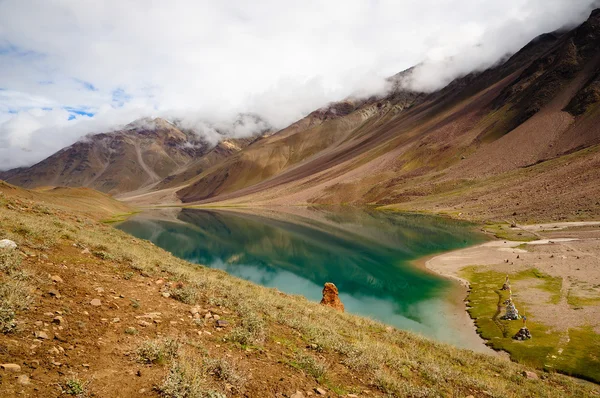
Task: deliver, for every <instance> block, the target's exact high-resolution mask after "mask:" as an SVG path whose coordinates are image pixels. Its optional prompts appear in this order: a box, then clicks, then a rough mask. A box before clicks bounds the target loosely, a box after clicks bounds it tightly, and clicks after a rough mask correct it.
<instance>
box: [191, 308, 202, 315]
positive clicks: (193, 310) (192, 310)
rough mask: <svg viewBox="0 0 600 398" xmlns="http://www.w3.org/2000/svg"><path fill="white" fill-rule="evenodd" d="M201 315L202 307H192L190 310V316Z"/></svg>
mask: <svg viewBox="0 0 600 398" xmlns="http://www.w3.org/2000/svg"><path fill="white" fill-rule="evenodd" d="M199 313H200V307H192V308H191V309H190V314H192V315H196V314H199Z"/></svg>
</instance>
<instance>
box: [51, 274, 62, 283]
mask: <svg viewBox="0 0 600 398" xmlns="http://www.w3.org/2000/svg"><path fill="white" fill-rule="evenodd" d="M50 279H52V282H56V283H63V282H64V281H63V279H62V278H61V277H60V276H58V275H52V276H51V277H50Z"/></svg>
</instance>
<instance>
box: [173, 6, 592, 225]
mask: <svg viewBox="0 0 600 398" xmlns="http://www.w3.org/2000/svg"><path fill="white" fill-rule="evenodd" d="M599 24H600V11H594V12H593V13H592V14H591V16H590V18H589V19H588V20H587V21H586V22H585V23H583V24H582V25H581V26H579V27H577V28H575V29H573V30H571V31H562V32H561V31H559V32H553V33H549V34H545V35H542V36H540V37H537V38H535V39H534V40H533V41H531V42H530V43H529V44H528V45H527V46H525V47H524V48H523V49H521V50H520V51H519V52H517V53H516V54H514V55H513V56H512V57H510V58H508V59H506V60H505V61H503V62H501V63H500V64H498V65H496V66H494V67H492V68H490V69H488V70H486V71H483V72H478V73H471V74H469V75H467V76H464V77H462V78H460V79H457V80H455V81H453V82H452V83H451V84H450V85H448V86H447V87H445V88H443V89H441V90H439V91H437V92H434V93H429V94H424V93H415V92H410V91H406V90H403V89H402V87H403V86H402V84H395V86H394V87H395V88H394V90H393V91H392V92H391V93H390V94H388V95H387V96H385V97H383V98H371V99H369V100H363V101H346V102H342V103H338V104H333V105H331V106H330V107H328V108H325V109H323V110H319V111H316V112H313V113H312V114H310V115H309V116H307V117H306V118H304V119H302V120H300V121H299V122H297V123H295V124H293V125H291V126H290V127H288V128H286V129H284V130H282V131H281V132H279V133H277V134H275V135H273V136H271V137H269V138H267V139H265V140H263V142H262V143H261V145H259V146H258V145H255V146H252V147H249V148H246V149H245V150H243V151H240V152H239V153H237V154H235V155H234V156H231V157H230V158H228V159H227V160H225V161H223V162H222V163H220V164H218V165H215V166H213V167H212V168H211V169H209V170H206V171H204V172H203V174H202V175H201V176H199V177H196V178H195V179H194V180H193V181H191V183H189V184H188V185H187V186H185V187H183V188H182V189H181V190H179V191H178V192H177V196H178V197H179V198H180V200H182V201H183V202H185V203H208V202H223V201H225V202H227V203H230V204H235V203H254V204H257V203H258V204H299V203H321V204H342V203H353V204H390V205H394V206H395V207H399V208H407V209H424V210H436V211H447V212H452V213H460V212H461V210H466V212H470V213H471V216H473V217H480V218H486V217H488V216H492V217H495V218H498V217H513V216H519V214H525V213H529V214H532V215H540V216H544V217H549V218H553V217H559V214H558V212H559V211H560V210H561V209H562V211H563V212H564V213H566V214H568V215H569V216H581V217H584V216H586V215H593V214H600V207H599V205H600V204H598V203H597V199H596V198H598V197H600V188H599V187H598V184H596V182H597V181H598V180H599V178H598V177H599V175H598V174H599V172H598V170H600V169H599V168H598V167H597V165H598V163H599V162H600V155H599V153H598V144H600V132H599V130H598V125H599V124H598V121H599V120H598V119H599V118H600V109H599V108H598V101H599V100H600V91H599V88H600V81H599V78H600V51H599V48H598V47H599V45H600V40H599V39H600V37H599V35H600V26H599ZM410 73H411V71H410V70H409V71H406V72H403V73H402V74H401V75H397V76H395V77H394V78H393V79H396V81H398V82H400V83H401V82H402V80H404V79H409V78H410ZM534 193H535V195H534ZM482 196H483V197H485V198H486V200H485V202H482V201H479V198H480V197H482ZM482 203H484V204H482ZM515 211H516V212H517V214H513V213H515ZM575 213H577V214H575Z"/></svg>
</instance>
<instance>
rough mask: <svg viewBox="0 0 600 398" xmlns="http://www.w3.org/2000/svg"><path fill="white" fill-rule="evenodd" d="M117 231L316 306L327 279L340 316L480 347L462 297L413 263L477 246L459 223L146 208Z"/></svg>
mask: <svg viewBox="0 0 600 398" xmlns="http://www.w3.org/2000/svg"><path fill="white" fill-rule="evenodd" d="M117 228H119V229H121V230H123V231H125V232H127V233H129V234H131V235H134V236H136V237H138V238H142V239H147V240H149V241H152V242H153V243H154V244H155V245H157V246H159V247H161V248H163V249H165V250H167V251H169V252H171V253H173V254H174V255H175V256H178V257H180V258H183V259H185V260H188V261H190V262H193V263H197V264H203V265H206V266H208V267H212V268H218V269H222V270H224V271H226V272H228V273H230V274H231V275H235V276H237V277H240V278H243V279H246V280H249V281H252V282H255V283H257V284H260V285H263V286H267V287H274V288H277V289H279V290H281V291H283V292H286V293H290V294H300V295H303V296H305V297H307V298H308V299H309V300H313V301H320V299H321V291H322V289H323V285H324V284H325V282H333V283H335V284H336V286H337V287H338V289H339V291H340V299H341V300H342V302H343V303H344V305H345V307H346V311H347V312H351V313H355V314H360V315H364V316H368V317H371V318H373V319H377V320H380V321H382V322H384V323H387V324H389V325H393V326H396V327H398V328H401V329H406V330H411V331H414V332H417V333H420V334H423V335H425V336H428V337H433V338H435V339H438V340H441V341H445V342H449V343H452V344H455V345H457V346H460V347H467V348H473V349H477V348H479V346H481V341H480V340H479V339H478V337H477V336H476V334H475V332H474V331H473V330H472V326H471V325H470V324H469V322H468V318H467V316H466V314H465V311H464V304H463V303H462V298H464V290H462V291H461V289H460V288H459V287H458V286H457V284H456V283H455V282H451V281H449V280H447V279H445V278H442V277H439V276H437V275H435V274H432V273H430V272H428V271H427V270H424V269H423V268H422V267H419V266H417V265H415V263H414V262H415V260H417V259H419V258H422V257H425V256H430V255H432V254H435V253H440V252H445V251H449V250H453V249H458V248H463V247H466V246H470V245H473V244H476V243H478V242H481V241H483V240H484V237H483V235H481V234H479V233H477V232H475V229H474V226H473V225H471V224H469V223H465V222H459V221H455V220H449V219H445V218H441V217H434V216H426V215H420V214H406V213H397V212H387V211H378V210H372V209H357V208H351V207H348V208H339V209H335V210H331V209H329V208H322V207H315V208H311V207H309V208H301V207H298V208H285V209H277V210H269V209H256V210H250V209H232V210H212V209H211V210H204V209H201V210H200V209H165V210H152V211H147V212H144V213H141V214H139V215H137V216H135V217H133V218H130V219H128V220H127V221H125V222H123V223H121V224H119V225H118V226H117ZM457 292H458V293H457ZM461 295H462V297H460V296H461ZM465 319H467V321H465ZM469 329H470V330H469ZM474 336H475V337H474ZM474 339H476V340H477V341H474Z"/></svg>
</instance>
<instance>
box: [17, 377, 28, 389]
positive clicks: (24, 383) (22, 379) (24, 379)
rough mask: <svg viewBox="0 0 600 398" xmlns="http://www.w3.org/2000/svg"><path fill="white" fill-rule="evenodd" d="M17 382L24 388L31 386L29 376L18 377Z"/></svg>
mask: <svg viewBox="0 0 600 398" xmlns="http://www.w3.org/2000/svg"><path fill="white" fill-rule="evenodd" d="M17 381H18V383H19V384H20V385H22V386H27V385H29V384H31V381H30V380H29V376H27V375H21V376H19V377H17Z"/></svg>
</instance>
